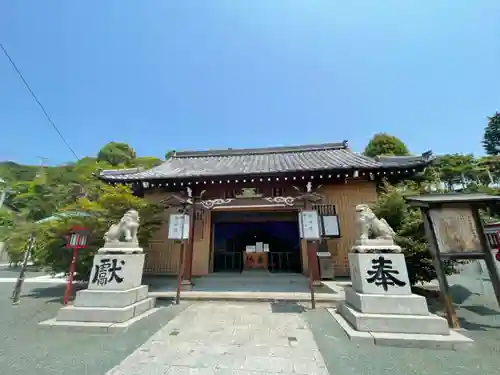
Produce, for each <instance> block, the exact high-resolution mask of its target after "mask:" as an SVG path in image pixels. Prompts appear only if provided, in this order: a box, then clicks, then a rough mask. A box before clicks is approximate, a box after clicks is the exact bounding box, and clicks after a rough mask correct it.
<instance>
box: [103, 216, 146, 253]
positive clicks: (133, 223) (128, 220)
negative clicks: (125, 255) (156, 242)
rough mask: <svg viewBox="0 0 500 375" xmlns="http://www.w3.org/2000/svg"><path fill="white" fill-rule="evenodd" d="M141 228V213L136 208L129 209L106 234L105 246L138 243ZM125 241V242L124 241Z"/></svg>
mask: <svg viewBox="0 0 500 375" xmlns="http://www.w3.org/2000/svg"><path fill="white" fill-rule="evenodd" d="M138 228H139V213H138V212H137V211H136V210H128V211H127V212H126V213H125V215H123V217H122V218H121V219H120V221H119V222H118V224H112V225H111V227H109V229H108V231H107V232H106V233H105V234H104V241H105V242H104V247H107V246H110V245H111V246H116V245H119V244H123V245H136V246H138V244H139V241H138V240H137V229H138ZM124 242H125V243H124Z"/></svg>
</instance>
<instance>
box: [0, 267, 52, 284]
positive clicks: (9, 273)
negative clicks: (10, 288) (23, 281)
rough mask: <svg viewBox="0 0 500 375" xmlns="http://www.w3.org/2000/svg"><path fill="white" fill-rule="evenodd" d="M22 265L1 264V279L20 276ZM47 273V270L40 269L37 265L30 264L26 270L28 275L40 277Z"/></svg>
mask: <svg viewBox="0 0 500 375" xmlns="http://www.w3.org/2000/svg"><path fill="white" fill-rule="evenodd" d="M20 270H21V269H20V267H9V266H8V265H6V264H0V280H1V279H12V278H17V277H18V276H19V272H20ZM44 275H46V273H45V272H43V271H40V270H38V269H37V268H36V267H33V266H28V268H27V271H26V277H27V278H31V277H38V276H44Z"/></svg>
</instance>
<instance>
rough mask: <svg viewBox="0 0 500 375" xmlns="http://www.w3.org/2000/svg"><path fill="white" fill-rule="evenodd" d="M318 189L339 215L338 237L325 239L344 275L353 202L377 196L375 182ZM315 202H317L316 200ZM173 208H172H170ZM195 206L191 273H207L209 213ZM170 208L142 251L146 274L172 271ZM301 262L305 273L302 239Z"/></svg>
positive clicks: (175, 250) (353, 228) (156, 196)
mask: <svg viewBox="0 0 500 375" xmlns="http://www.w3.org/2000/svg"><path fill="white" fill-rule="evenodd" d="M318 193H320V194H323V195H324V196H325V200H324V201H323V202H321V203H322V204H331V205H335V209H336V212H337V215H338V216H339V225H340V234H341V238H338V239H330V240H328V241H327V244H328V250H329V251H330V253H331V254H332V256H333V263H334V267H335V275H336V276H348V275H349V267H348V261H347V253H348V251H349V249H350V248H351V247H352V245H353V243H354V241H355V240H356V237H357V235H358V229H357V225H356V222H355V220H356V213H355V206H356V205H358V204H362V203H366V204H371V203H373V202H375V200H376V199H377V192H376V185H375V183H374V182H371V181H352V180H349V181H348V182H347V183H346V184H333V185H326V186H324V187H323V188H322V189H321V190H320V191H318ZM166 196H167V195H166V193H148V194H147V195H146V199H152V200H154V201H157V202H159V201H160V200H161V199H164V198H165V197H166ZM318 203H319V202H318ZM174 211H175V210H174ZM200 211H201V208H198V207H197V212H198V213H197V214H196V217H195V219H196V220H195V228H194V232H195V234H194V249H193V268H192V272H193V276H203V275H207V274H208V273H209V269H210V268H209V267H210V241H211V230H212V227H211V213H210V211H209V210H204V211H203V212H200ZM171 212H173V211H172V210H169V211H165V223H164V225H162V227H161V228H160V230H159V231H158V232H157V233H156V234H155V235H154V237H153V239H152V240H151V242H150V244H149V246H147V247H145V251H146V264H145V273H146V274H175V273H176V272H177V265H178V261H179V253H180V245H179V244H178V243H175V242H174V241H171V240H168V239H167V233H168V217H169V214H170V213H171ZM301 248H302V263H303V269H304V273H305V274H307V252H306V247H305V241H302V246H301Z"/></svg>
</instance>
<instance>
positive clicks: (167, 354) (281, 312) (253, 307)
mask: <svg viewBox="0 0 500 375" xmlns="http://www.w3.org/2000/svg"><path fill="white" fill-rule="evenodd" d="M290 306H291V307H292V309H290ZM293 307H294V306H293V305H284V304H268V303H253V304H248V303H247V304H237V303H214V302H205V303H197V304H193V305H191V306H190V307H189V308H188V309H187V310H185V311H184V312H183V313H182V314H181V315H179V316H177V317H176V318H175V319H173V320H172V321H171V322H170V323H168V324H167V325H166V326H165V327H164V328H163V329H161V330H160V331H159V332H158V333H156V334H155V335H154V336H153V337H152V338H151V339H150V340H148V342H146V343H145V344H144V345H143V346H141V347H140V348H139V349H138V350H137V351H136V352H134V354H132V355H131V356H129V357H128V358H127V359H126V360H125V361H123V362H122V363H121V364H120V365H119V366H117V367H116V368H115V369H113V370H112V371H111V372H109V373H108V375H142V374H162V373H164V374H177V375H183V374H192V373H196V374H221V375H224V374H228V375H229V374H262V375H264V374H269V375H271V374H278V373H280V374H283V375H291V374H310V375H328V371H327V370H326V367H325V363H324V361H323V358H322V356H321V354H320V352H319V350H318V347H317V346H316V343H315V342H314V339H313V335H312V333H311V331H310V330H309V328H308V326H307V323H306V322H305V321H304V319H303V317H302V316H301V314H300V313H299V311H300V310H299V311H297V310H296V309H294V308H293Z"/></svg>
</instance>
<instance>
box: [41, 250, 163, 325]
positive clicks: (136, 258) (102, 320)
mask: <svg viewBox="0 0 500 375" xmlns="http://www.w3.org/2000/svg"><path fill="white" fill-rule="evenodd" d="M139 250H140V251H136V252H135V253H131V252H127V253H126V254H118V253H115V252H114V251H113V253H104V252H98V253H97V254H96V255H95V256H94V262H93V266H92V271H91V273H90V278H89V286H88V289H86V290H82V291H79V292H77V294H76V298H75V301H74V303H73V305H70V306H65V307H63V308H61V309H60V310H59V312H58V313H57V316H56V318H55V319H52V320H50V321H46V322H42V323H41V324H46V325H59V326H80V327H85V326H90V327H101V328H104V329H105V330H109V329H114V328H124V327H127V326H128V325H130V324H131V323H133V322H135V321H136V320H139V319H140V318H142V317H143V316H146V315H148V312H150V311H152V310H151V309H152V308H153V307H154V305H155V301H154V299H153V298H149V297H148V287H147V286H146V285H141V282H142V273H143V267H144V254H143V253H142V249H139Z"/></svg>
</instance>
